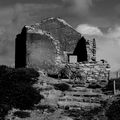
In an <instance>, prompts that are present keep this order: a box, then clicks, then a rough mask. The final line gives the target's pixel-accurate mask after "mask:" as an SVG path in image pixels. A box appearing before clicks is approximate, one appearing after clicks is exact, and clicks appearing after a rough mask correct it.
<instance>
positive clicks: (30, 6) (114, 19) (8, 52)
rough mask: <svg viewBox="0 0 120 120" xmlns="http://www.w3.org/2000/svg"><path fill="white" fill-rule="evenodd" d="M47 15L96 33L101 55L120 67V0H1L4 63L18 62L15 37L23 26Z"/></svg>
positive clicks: (0, 35) (0, 55) (0, 54)
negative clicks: (15, 51)
mask: <svg viewBox="0 0 120 120" xmlns="http://www.w3.org/2000/svg"><path fill="white" fill-rule="evenodd" d="M47 17H61V18H62V19H64V20H66V21H67V22H68V23H69V24H71V25H72V26H73V27H74V28H75V29H77V30H78V31H79V32H80V33H82V34H84V35H86V36H90V38H92V37H95V38H96V41H97V46H98V49H97V50H98V51H97V56H98V58H101V59H103V58H105V59H107V60H108V61H109V62H110V64H111V65H112V69H113V70H116V69H119V68H120V67H119V66H120V55H119V50H120V0H0V64H7V65H11V64H14V39H15V36H16V34H18V33H19V32H20V31H21V29H22V27H23V26H24V25H31V24H34V23H36V22H39V21H40V20H41V19H43V18H47ZM91 31H92V32H91Z"/></svg>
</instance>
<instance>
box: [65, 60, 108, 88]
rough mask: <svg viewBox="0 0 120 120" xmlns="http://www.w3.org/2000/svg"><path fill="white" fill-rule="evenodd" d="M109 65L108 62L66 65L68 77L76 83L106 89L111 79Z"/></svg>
mask: <svg viewBox="0 0 120 120" xmlns="http://www.w3.org/2000/svg"><path fill="white" fill-rule="evenodd" d="M109 68H110V66H109V64H108V63H107V62H106V61H99V62H93V63H76V64H67V65H65V70H66V71H67V72H66V73H67V76H68V77H69V78H70V79H71V80H73V81H74V83H75V82H77V84H78V83H80V84H82V83H84V84H89V85H93V84H95V85H99V86H101V87H104V86H106V85H107V83H108V79H109V72H110V71H109Z"/></svg>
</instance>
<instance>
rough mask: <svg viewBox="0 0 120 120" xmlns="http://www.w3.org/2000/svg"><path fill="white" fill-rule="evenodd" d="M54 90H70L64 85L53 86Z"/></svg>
mask: <svg viewBox="0 0 120 120" xmlns="http://www.w3.org/2000/svg"><path fill="white" fill-rule="evenodd" d="M54 88H55V89H56V90H61V91H66V90H69V89H70V86H69V85H68V84H66V83H60V84H54Z"/></svg>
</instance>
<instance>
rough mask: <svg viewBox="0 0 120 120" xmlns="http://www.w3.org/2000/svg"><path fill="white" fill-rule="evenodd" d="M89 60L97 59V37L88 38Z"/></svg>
mask: <svg viewBox="0 0 120 120" xmlns="http://www.w3.org/2000/svg"><path fill="white" fill-rule="evenodd" d="M86 47H87V60H88V61H89V62H91V61H96V41H95V39H92V40H86Z"/></svg>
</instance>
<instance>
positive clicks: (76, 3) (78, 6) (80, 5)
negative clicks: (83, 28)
mask: <svg viewBox="0 0 120 120" xmlns="http://www.w3.org/2000/svg"><path fill="white" fill-rule="evenodd" d="M63 1H64V2H65V3H66V5H68V6H69V7H70V9H69V10H70V11H73V12H74V13H77V14H80V15H81V14H82V15H85V14H88V13H90V7H91V6H92V5H93V4H94V1H98V0H63Z"/></svg>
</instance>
